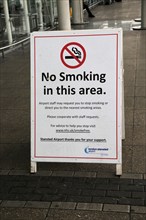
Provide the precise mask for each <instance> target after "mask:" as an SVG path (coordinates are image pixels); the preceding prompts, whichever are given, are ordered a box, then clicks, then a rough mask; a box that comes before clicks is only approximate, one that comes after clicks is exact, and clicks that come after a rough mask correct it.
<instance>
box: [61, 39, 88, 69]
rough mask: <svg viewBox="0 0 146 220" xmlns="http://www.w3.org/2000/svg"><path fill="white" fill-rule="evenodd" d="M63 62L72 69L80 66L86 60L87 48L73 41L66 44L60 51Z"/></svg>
mask: <svg viewBox="0 0 146 220" xmlns="http://www.w3.org/2000/svg"><path fill="white" fill-rule="evenodd" d="M60 57H61V61H62V63H63V64H64V65H65V66H66V67H68V68H71V69H75V68H78V67H80V66H81V65H82V64H83V63H84V62H85V60H86V51H85V48H84V47H83V46H82V45H81V44H79V43H77V42H71V43H68V44H66V45H65V46H64V47H63V48H62V50H61V53H60Z"/></svg>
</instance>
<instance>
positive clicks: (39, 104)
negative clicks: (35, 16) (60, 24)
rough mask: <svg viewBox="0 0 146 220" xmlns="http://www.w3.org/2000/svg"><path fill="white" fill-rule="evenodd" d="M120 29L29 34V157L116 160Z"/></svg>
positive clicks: (118, 146) (118, 147) (118, 148)
mask: <svg viewBox="0 0 146 220" xmlns="http://www.w3.org/2000/svg"><path fill="white" fill-rule="evenodd" d="M121 90H122V30H121V29H116V30H115V29H113V30H85V31H84V30H83V31H52V32H36V33H33V34H32V35H31V161H36V162H41V161H42V162H45V161H46V162H83V163H121V139H122V138H121V115H122V114H121V111H122V107H121V105H122V92H121Z"/></svg>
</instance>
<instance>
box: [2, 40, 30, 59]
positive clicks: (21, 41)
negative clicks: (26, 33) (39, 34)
mask: <svg viewBox="0 0 146 220" xmlns="http://www.w3.org/2000/svg"><path fill="white" fill-rule="evenodd" d="M29 39H30V37H27V38H25V39H23V40H20V41H18V42H15V43H13V44H10V45H7V46H5V47H1V48H0V52H1V53H2V57H3V58H4V51H5V50H6V49H8V48H11V47H14V46H16V45H18V44H22V45H23V43H24V42H25V41H27V40H29Z"/></svg>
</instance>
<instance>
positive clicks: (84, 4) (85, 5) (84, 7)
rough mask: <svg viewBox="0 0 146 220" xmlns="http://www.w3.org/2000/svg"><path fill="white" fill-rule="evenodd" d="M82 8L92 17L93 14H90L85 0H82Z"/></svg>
mask: <svg viewBox="0 0 146 220" xmlns="http://www.w3.org/2000/svg"><path fill="white" fill-rule="evenodd" d="M83 9H86V11H87V13H88V17H90V18H94V17H95V16H94V15H93V14H92V12H91V11H90V9H89V7H88V4H87V3H85V1H84V0H83Z"/></svg>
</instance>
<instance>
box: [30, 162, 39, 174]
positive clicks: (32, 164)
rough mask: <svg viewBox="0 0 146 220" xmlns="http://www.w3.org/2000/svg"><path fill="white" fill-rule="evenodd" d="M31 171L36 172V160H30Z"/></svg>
mask: <svg viewBox="0 0 146 220" xmlns="http://www.w3.org/2000/svg"><path fill="white" fill-rule="evenodd" d="M30 172H31V173H36V172H37V162H34V161H31V170H30Z"/></svg>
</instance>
